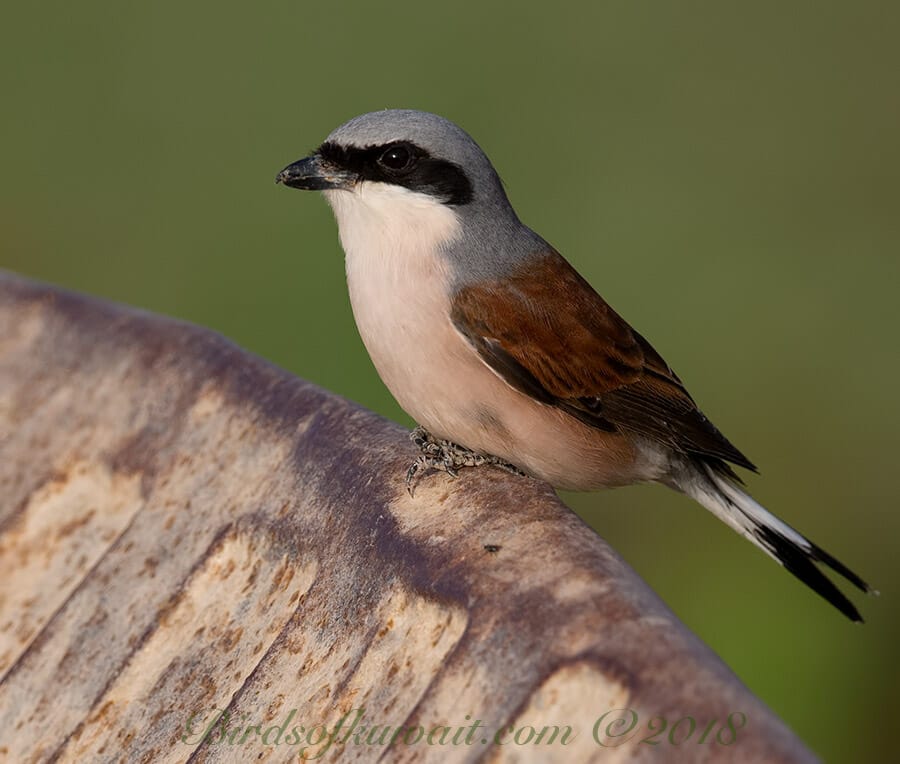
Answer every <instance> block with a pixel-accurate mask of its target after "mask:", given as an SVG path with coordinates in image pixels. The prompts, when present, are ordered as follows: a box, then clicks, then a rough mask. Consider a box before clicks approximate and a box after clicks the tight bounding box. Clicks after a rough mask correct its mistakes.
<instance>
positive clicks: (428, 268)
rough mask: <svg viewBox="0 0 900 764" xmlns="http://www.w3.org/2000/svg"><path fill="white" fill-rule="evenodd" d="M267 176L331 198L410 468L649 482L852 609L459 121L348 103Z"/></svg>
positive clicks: (734, 452)
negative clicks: (409, 442)
mask: <svg viewBox="0 0 900 764" xmlns="http://www.w3.org/2000/svg"><path fill="white" fill-rule="evenodd" d="M276 180H277V182H280V183H283V184H284V185H286V186H290V187H292V188H301V189H313V190H319V191H323V192H324V194H325V198H326V199H327V200H328V203H329V204H330V205H331V207H332V208H333V210H334V214H335V217H336V218H337V222H338V227H339V229H340V239H341V244H342V245H343V248H344V252H345V253H346V263H347V283H348V286H349V288H350V300H351V303H352V306H353V314H354V316H355V318H356V324H357V326H358V327H359V332H360V334H361V335H362V339H363V342H364V343H365V346H366V348H367V349H368V351H369V355H370V356H371V357H372V361H373V362H374V364H375V368H376V369H377V370H378V373H379V374H380V375H381V378H382V380H384V383H385V384H386V385H387V387H388V388H389V389H390V391H391V393H393V395H394V397H395V398H396V399H397V401H398V403H399V404H400V405H401V406H402V407H403V409H404V410H405V411H406V412H407V413H409V415H410V416H411V417H412V418H413V419H415V421H416V422H417V423H418V424H419V425H420V426H421V428H424V430H425V431H427V432H426V433H423V434H422V435H421V436H420V438H419V441H418V442H419V443H420V445H421V446H422V447H423V450H424V452H425V456H423V457H421V458H420V459H419V460H418V462H417V465H415V466H416V467H418V466H423V465H424V466H428V467H438V468H442V469H447V470H448V471H451V472H452V471H453V470H454V468H455V467H458V466H465V465H470V464H480V463H485V462H488V463H500V464H503V463H507V465H514V466H515V467H517V468H519V469H521V470H523V471H524V472H526V473H528V474H530V475H534V476H535V477H538V478H542V479H544V480H546V481H548V482H550V483H551V484H553V485H554V486H557V487H559V488H568V489H576V490H589V489H595V488H602V487H607V486H619V485H627V484H629V483H637V482H643V481H656V482H659V483H663V484H665V485H667V486H669V487H671V488H674V489H676V490H678V491H681V492H683V493H685V494H687V495H688V496H691V497H692V498H694V499H696V500H697V501H698V502H700V504H702V505H703V506H704V507H706V508H707V509H708V510H710V511H711V512H712V513H713V514H714V515H715V516H716V517H718V518H719V519H720V520H723V521H724V522H725V523H727V524H728V525H730V526H731V527H732V528H734V530H736V531H737V532H738V533H740V534H741V535H742V536H744V537H746V538H747V539H749V540H750V541H751V542H752V543H754V544H755V545H756V546H758V547H759V548H761V549H762V550H763V551H764V552H766V553H767V554H768V555H770V556H771V557H773V558H774V559H775V560H777V561H778V562H779V563H781V564H782V565H784V567H786V568H787V569H788V570H789V571H790V572H791V573H793V574H794V575H795V576H797V577H798V578H799V579H801V580H802V581H804V582H805V583H806V584H808V585H809V586H810V587H812V588H813V589H814V590H815V591H817V592H818V593H819V594H820V595H822V596H823V597H824V598H825V599H827V600H828V601H829V602H831V603H832V604H833V605H835V606H836V607H837V608H838V609H839V610H841V612H843V613H844V614H845V615H847V616H848V617H849V618H851V619H853V620H855V621H858V620H862V619H861V618H860V615H859V613H858V612H857V610H856V608H855V607H854V606H853V605H852V604H851V603H850V601H849V600H848V599H847V598H846V597H845V596H844V595H843V594H842V593H841V592H840V591H839V590H838V589H837V587H836V586H835V585H834V584H833V583H832V582H831V581H830V580H829V579H828V578H827V577H826V576H825V575H824V574H823V573H822V571H821V570H820V569H819V568H818V567H817V565H816V563H823V564H824V565H826V566H828V567H829V568H831V569H832V570H834V571H836V572H837V573H839V574H840V575H842V576H843V577H844V578H846V579H847V580H848V581H850V582H851V583H852V584H854V585H855V586H857V587H858V588H860V589H862V590H863V591H869V587H868V586H867V585H866V584H865V583H864V582H863V581H862V579H861V578H860V577H859V576H857V575H856V574H855V573H853V572H852V571H850V570H849V569H848V568H846V567H845V566H844V565H842V564H841V563H840V562H838V561H837V560H836V559H835V558H834V557H832V556H831V555H829V554H828V553H827V552H825V551H823V550H822V549H820V548H819V547H818V546H816V545H815V544H813V543H812V542H811V541H809V540H808V539H806V538H805V537H804V536H802V535H801V534H800V533H798V532H797V531H795V530H794V529H793V528H791V527H790V526H788V525H787V524H786V523H784V522H782V521H781V520H779V519H778V518H777V517H775V516H774V515H772V514H771V513H769V512H768V511H767V510H766V509H765V508H764V507H762V506H761V505H760V504H758V503H757V502H756V501H754V500H753V499H752V498H751V497H750V496H749V495H748V494H747V493H746V492H745V491H744V490H743V488H742V487H741V485H742V484H741V482H740V480H739V479H738V477H737V475H736V474H735V472H734V471H733V469H732V467H731V466H730V465H737V466H739V467H744V468H746V469H749V470H755V468H754V466H753V464H752V463H751V462H750V460H749V459H747V457H745V456H744V455H743V454H742V453H741V452H740V451H738V449H737V448H735V447H734V446H733V445H732V444H731V443H730V442H729V441H728V440H727V439H726V438H725V436H724V435H722V433H720V432H719V431H718V430H717V429H716V427H715V426H714V425H713V424H712V422H710V421H709V420H708V419H707V418H706V417H705V416H704V415H703V413H702V412H701V411H700V409H699V408H698V407H697V404H696V403H694V400H693V398H691V396H690V394H689V393H688V391H687V390H686V389H685V387H684V385H683V384H682V382H681V380H680V379H679V378H678V377H677V376H676V375H675V373H674V372H673V371H672V369H671V368H670V367H669V365H668V364H667V363H666V362H665V361H664V360H663V359H662V357H661V356H660V355H659V353H657V352H656V351H655V350H654V349H653V348H652V347H651V345H650V343H649V342H647V340H645V339H644V338H643V337H642V336H641V335H640V334H638V333H637V332H636V331H635V330H634V329H632V328H631V327H630V326H629V325H628V324H627V323H626V322H625V321H624V320H623V319H622V318H621V317H620V316H619V315H618V314H617V313H616V312H615V311H614V310H613V309H612V308H611V307H610V306H609V305H607V304H606V302H604V300H603V298H602V297H600V295H598V294H597V293H596V292H595V291H594V290H593V288H592V287H591V285H590V284H588V282H587V281H585V280H584V279H583V278H582V277H581V276H580V275H579V274H578V273H577V272H576V271H575V269H574V268H573V267H572V266H571V265H570V264H569V263H568V262H567V261H566V260H565V259H564V258H563V257H562V256H561V255H560V254H559V253H558V252H557V251H556V250H554V249H553V247H551V246H550V245H549V244H548V243H547V242H546V241H544V240H543V239H542V238H541V237H540V236H538V235H537V234H536V233H535V232H534V231H532V230H531V229H530V228H528V227H527V226H525V225H524V224H523V223H521V222H520V221H519V218H518V217H517V216H516V213H515V211H514V210H513V208H512V206H511V205H510V203H509V200H508V199H507V197H506V193H505V192H504V190H503V186H502V185H501V183H500V178H499V177H498V176H497V173H496V171H495V170H494V168H493V166H492V165H491V163H490V161H489V160H488V158H487V157H486V156H485V154H484V152H483V151H482V150H481V149H480V148H479V147H478V145H477V144H476V143H475V141H473V140H472V138H471V137H469V135H468V134H467V133H465V132H464V131H463V130H461V129H460V128H459V127H457V126H456V125H455V124H453V123H452V122H449V121H447V120H446V119H443V118H442V117H439V116H436V115H434V114H427V113H424V112H419V111H407V110H390V111H380V112H373V113H371V114H364V115H362V116H360V117H357V118H355V119H352V120H350V121H349V122H347V123H346V124H344V125H341V126H340V127H339V128H337V129H336V130H335V131H334V132H333V133H331V135H329V136H328V138H327V139H326V141H325V142H324V143H323V144H322V145H321V146H320V147H319V148H318V149H316V151H315V152H313V154H312V155H311V156H309V157H307V158H305V159H301V160H300V161H298V162H295V163H293V164H291V165H289V166H288V167H286V168H285V169H284V170H282V171H281V172H280V173H279V174H278V177H277V179H276ZM457 444H458V445H457ZM413 471H414V470H413ZM413 471H411V474H410V476H409V477H411V476H412V472H413Z"/></svg>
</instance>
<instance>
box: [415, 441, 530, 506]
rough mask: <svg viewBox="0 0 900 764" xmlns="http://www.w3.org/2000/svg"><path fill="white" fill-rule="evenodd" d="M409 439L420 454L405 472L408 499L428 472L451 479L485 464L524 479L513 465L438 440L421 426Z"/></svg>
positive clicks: (522, 474)
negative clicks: (463, 469) (462, 469)
mask: <svg viewBox="0 0 900 764" xmlns="http://www.w3.org/2000/svg"><path fill="white" fill-rule="evenodd" d="M409 438H410V440H412V441H413V442H414V443H415V444H416V445H417V446H418V447H419V450H420V451H421V452H422V455H421V456H419V457H417V458H416V460H415V461H414V462H413V463H412V464H411V465H410V467H409V469H408V470H407V471H406V490H407V491H408V492H409V495H410V496H413V495H414V493H415V486H416V483H417V482H418V480H416V477H417V476H418V477H419V478H421V476H422V475H424V474H427V473H428V472H431V471H439V472H446V473H447V474H448V475H449V476H450V477H452V478H455V477H458V476H459V470H460V469H461V468H462V467H480V466H482V465H484V464H487V465H491V466H493V467H499V468H500V469H502V470H505V471H506V472H509V473H512V474H513V475H520V476H524V475H525V473H524V472H522V470H520V469H519V468H518V467H516V466H515V465H514V464H510V463H509V462H505V461H503V460H502V459H500V458H499V457H497V456H491V455H486V454H479V453H478V452H476V451H472V450H471V449H470V448H466V447H465V446H460V445H459V444H457V443H453V442H452V441H449V440H438V439H437V438H435V437H434V436H433V435H432V434H431V433H430V432H428V430H426V429H425V428H424V427H416V428H415V429H414V430H413V431H412V432H411V433H410V434H409Z"/></svg>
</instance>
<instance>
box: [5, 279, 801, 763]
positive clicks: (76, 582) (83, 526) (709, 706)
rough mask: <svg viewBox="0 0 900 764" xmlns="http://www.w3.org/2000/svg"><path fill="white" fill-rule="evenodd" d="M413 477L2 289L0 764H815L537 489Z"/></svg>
mask: <svg viewBox="0 0 900 764" xmlns="http://www.w3.org/2000/svg"><path fill="white" fill-rule="evenodd" d="M415 455H416V452H415V449H414V446H413V445H412V444H411V443H410V442H409V440H408V438H407V433H406V431H405V430H403V429H402V428H400V427H398V426H397V425H395V424H392V423H390V422H387V421H385V420H384V419H381V418H379V417H378V416H376V415H375V414H373V413H371V412H369V411H366V410H364V409H362V408H360V407H359V406H357V405H354V404H353V403H350V402H348V401H346V400H344V399H342V398H339V397H337V396H335V395H332V394H330V393H328V392H326V391H323V390H321V389H319V388H317V387H315V386H313V385H311V384H309V383H307V382H304V381H303V380H301V379H297V378H296V377H293V376H291V375H290V374H288V373H286V372H284V371H282V370H281V369H278V368H276V367H274V366H272V365H271V364H269V363H267V362H265V361H263V360H261V359H259V358H257V357H255V356H253V355H250V354H249V353H246V352H244V351H243V350H241V349H239V348H237V347H235V346H234V345H233V344H231V343H230V342H228V341H227V340H225V339H223V338H222V337H220V336H219V335H217V334H214V333H213V332H210V331H208V330H205V329H201V328H198V327H195V326H191V325H188V324H185V323H180V322H178V321H174V320H171V319H168V318H162V317H158V316H154V315H151V314H148V313H143V312H140V311H137V310H134V309H130V308H125V307H121V306H117V305H111V304H108V303H104V302H101V301H98V300H95V299H92V298H89V297H83V296H80V295H76V294H72V293H69V292H65V291H63V290H61V289H57V288H55V287H51V286H46V285H42V284H37V283H34V282H30V281H26V280H24V279H21V278H18V277H16V276H13V275H9V274H6V275H4V274H0V760H2V761H10V762H16V763H18V762H26V761H28V762H30V761H72V762H94V761H102V762H107V761H127V762H139V761H146V762H154V763H155V762H182V761H187V760H190V761H229V762H230V761H254V762H255V761H259V760H265V761H288V760H293V761H297V760H298V756H299V755H300V754H301V753H303V754H304V755H306V756H307V757H309V758H312V757H315V756H319V757H320V758H321V760H323V761H334V760H340V761H363V762H368V761H376V760H382V761H391V762H393V761H518V762H527V761H534V762H553V761H565V762H571V761H598V762H609V761H621V760H624V759H628V760H629V761H632V760H633V761H653V762H659V761H685V762H692V763H693V762H704V761H711V762H719V761H722V762H725V761H727V762H736V761H747V762H751V761H752V762H763V761H764V762H770V763H771V762H807V761H814V760H815V759H814V757H813V756H812V754H811V753H810V752H809V751H808V750H807V749H806V748H804V746H803V744H802V743H801V742H800V741H799V740H798V739H797V738H796V737H795V736H794V735H793V734H792V733H791V732H790V731H789V730H788V729H787V728H786V727H785V725H784V724H783V723H782V722H781V721H780V720H779V719H777V718H776V717H775V716H774V715H773V714H772V712H771V711H770V710H769V709H768V708H766V706H765V705H763V703H762V702H760V701H759V700H758V699H757V698H755V697H754V696H753V695H751V694H750V693H749V692H748V690H747V689H746V688H745V687H744V686H743V685H742V684H741V683H740V681H738V679H737V678H736V677H735V676H734V674H732V672H731V671H730V670H729V669H728V668H727V667H726V666H725V665H724V664H723V663H722V661H721V660H719V658H718V657H716V655H715V654H713V652H712V651H711V650H710V649H709V648H708V647H706V646H705V645H704V644H702V643H701V641H700V640H699V639H698V638H697V637H695V636H694V635H692V634H691V633H690V632H689V631H688V630H687V629H686V628H685V627H684V626H683V625H682V624H681V623H679V621H678V620H677V619H676V618H675V617H674V615H673V614H672V613H671V612H670V611H669V610H668V609H667V608H666V606H665V605H664V604H663V603H662V602H661V601H660V600H659V598H658V597H657V596H656V595H655V594H654V593H653V592H652V591H650V589H649V588H648V587H647V586H646V584H644V583H643V582H642V581H641V580H640V579H639V578H638V577H637V575H636V574H635V573H634V572H633V571H632V570H631V569H629V568H628V566H626V565H625V564H624V562H623V561H622V560H621V559H620V558H619V557H618V555H616V553H615V552H614V551H613V550H612V549H610V548H609V546H607V544H606V543H605V542H604V541H603V540H602V539H600V538H599V537H598V536H597V535H596V534H595V533H594V532H593V531H591V530H590V529H589V528H588V527H587V526H586V525H585V524H584V523H583V522H582V521H581V520H580V519H579V518H578V517H577V516H576V515H575V514H573V513H572V512H571V511H570V510H569V509H568V508H567V507H565V506H564V505H563V504H561V503H560V502H559V500H558V499H557V497H556V495H555V494H554V492H553V491H552V490H551V488H550V487H549V486H547V485H545V484H543V483H540V482H538V481H534V480H529V479H524V478H518V477H515V476H513V475H509V474H507V473H505V472H502V471H499V470H495V469H491V468H482V469H477V470H465V471H463V472H462V473H461V475H460V477H459V478H458V479H455V480H454V479H451V478H449V477H448V476H446V475H442V474H437V475H431V476H429V477H426V478H425V479H423V480H422V482H421V483H420V484H419V486H418V489H417V492H416V496H415V498H414V499H412V498H410V497H409V496H408V495H407V493H406V490H405V486H404V474H405V471H406V468H407V467H408V466H409V464H410V462H411V460H412V459H413V458H414V456H415ZM223 710H224V713H222V711H223ZM217 718H218V721H216V719H217ZM617 719H619V720H621V721H616V720H617ZM286 720H287V721H286ZM598 720H600V721H599V722H598ZM476 722H477V724H476ZM323 725H324V726H323ZM351 725H354V726H351ZM326 735H327V737H325V736H326ZM392 738H393V739H394V742H393V744H390V743H391V739H392ZM642 741H643V742H642ZM310 743H312V745H310ZM654 743H655V744H654Z"/></svg>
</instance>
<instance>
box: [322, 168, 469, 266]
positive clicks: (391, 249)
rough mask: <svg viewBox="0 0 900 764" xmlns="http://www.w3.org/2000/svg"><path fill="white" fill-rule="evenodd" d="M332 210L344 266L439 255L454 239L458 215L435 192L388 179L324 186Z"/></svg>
mask: <svg viewBox="0 0 900 764" xmlns="http://www.w3.org/2000/svg"><path fill="white" fill-rule="evenodd" d="M325 198H326V199H327V200H328V203H329V204H330V205H331V208H332V209H333V210H334V216H335V218H337V223H338V229H339V231H340V237H341V245H342V246H343V248H344V252H345V253H346V255H347V272H348V276H349V275H350V272H351V270H353V269H355V268H357V267H360V266H362V267H364V268H366V266H371V265H374V263H370V262H361V261H371V260H373V259H377V260H379V261H385V262H383V263H382V265H384V266H386V267H389V268H401V269H402V270H406V269H407V268H415V267H416V262H415V261H416V260H418V259H422V258H424V259H429V258H430V257H431V256H433V255H437V252H438V249H439V248H440V247H441V246H442V245H444V244H447V243H448V242H449V241H451V240H452V239H454V238H455V237H456V236H457V235H458V234H459V230H460V223H459V218H458V217H457V215H456V213H455V212H454V211H453V210H452V209H451V208H450V207H448V206H447V205H446V204H442V203H441V202H440V201H438V200H437V199H435V198H434V197H431V196H428V195H426V194H421V193H417V192H415V191H410V190H408V189H406V188H403V187H402V186H396V185H392V184H389V183H375V182H372V181H363V182H361V183H357V184H356V186H354V187H353V188H352V189H350V190H339V191H325Z"/></svg>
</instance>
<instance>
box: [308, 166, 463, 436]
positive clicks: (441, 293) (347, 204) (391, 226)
mask: <svg viewBox="0 0 900 764" xmlns="http://www.w3.org/2000/svg"><path fill="white" fill-rule="evenodd" d="M325 196H326V198H327V199H328V202H329V204H331V207H332V208H333V209H334V214H335V217H336V218H337V222H338V227H339V229H340V237H341V244H342V246H343V247H344V252H345V254H346V256H347V257H346V264H347V286H348V288H349V292H350V304H351V305H352V307H353V317H354V318H355V319H356V326H357V328H358V329H359V334H360V337H362V341H363V343H364V344H365V346H366V350H368V351H369V356H370V357H371V359H372V362H373V363H374V364H375V368H376V369H377V370H378V374H379V375H380V376H381V378H382V380H384V383H385V384H386V385H387V387H388V389H389V390H390V391H391V392H392V393H393V394H394V397H395V398H396V399H397V401H398V402H399V403H400V405H401V406H402V407H403V408H404V409H406V411H407V412H408V413H409V414H410V415H411V416H413V417H414V418H415V419H416V421H418V422H422V423H427V422H429V421H431V417H430V416H429V412H428V411H427V410H424V409H422V408H421V403H422V401H423V400H427V399H428V397H429V396H428V395H422V393H421V388H422V387H423V386H424V387H425V388H426V389H429V388H430V386H431V383H430V382H429V377H430V376H436V377H441V379H435V380H434V382H435V384H437V383H441V384H442V383H443V376H444V373H443V367H444V364H445V363H446V359H443V358H442V352H443V349H442V347H441V344H442V343H435V336H441V333H442V332H446V333H452V334H456V332H455V330H453V327H452V325H451V323H450V304H449V303H450V264H449V262H448V260H447V257H446V254H445V253H444V252H443V251H442V248H443V246H445V245H446V244H448V243H449V242H451V241H452V240H453V239H454V238H456V237H457V236H458V235H459V233H460V231H461V223H460V220H459V217H458V216H457V215H456V213H455V212H454V211H453V209H451V208H450V207H448V206H447V205H445V204H442V203H441V202H440V201H438V200H437V199H434V198H432V197H429V196H426V195H425V194H420V193H416V192H414V191H408V190H407V189H405V188H401V187H399V186H394V185H389V184H385V183H372V182H363V183H359V184H357V185H356V187H355V188H354V189H353V190H350V191H337V190H335V191H326V192H325Z"/></svg>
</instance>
